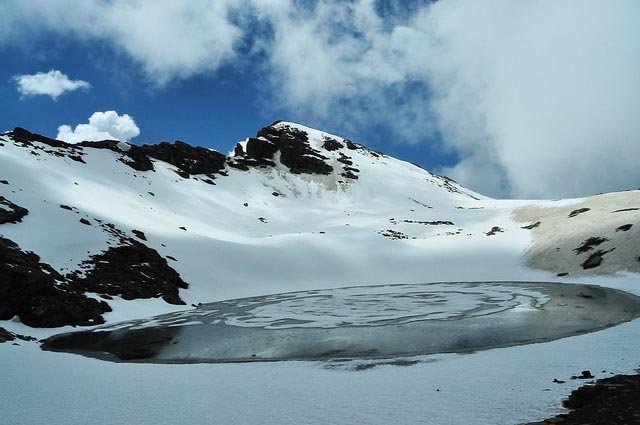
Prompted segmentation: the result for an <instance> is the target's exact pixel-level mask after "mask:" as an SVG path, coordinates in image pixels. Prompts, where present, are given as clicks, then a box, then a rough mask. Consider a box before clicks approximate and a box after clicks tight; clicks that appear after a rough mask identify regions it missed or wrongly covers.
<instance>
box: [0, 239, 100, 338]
mask: <svg viewBox="0 0 640 425" xmlns="http://www.w3.org/2000/svg"><path fill="white" fill-rule="evenodd" d="M107 311H111V308H110V307H109V305H107V304H106V303H105V302H101V301H96V300H94V299H91V298H88V297H86V296H85V295H84V294H82V293H81V292H80V291H79V290H77V289H76V288H74V287H73V286H72V285H69V284H68V283H66V282H65V279H64V278H63V277H62V276H61V275H60V274H59V273H58V272H57V271H55V270H54V269H53V268H52V267H51V266H49V265H48V264H43V263H40V257H39V256H38V255H36V254H34V253H32V252H24V251H22V250H21V249H20V247H19V246H18V245H17V244H16V243H14V242H13V241H11V240H9V239H6V238H3V237H0V320H9V319H11V318H12V317H14V316H18V318H19V319H20V321H21V322H22V323H24V324H25V325H27V326H33V327H45V328H48V327H58V326H64V325H84V326H86V325H95V324H99V323H103V322H104V320H103V319H102V314H103V313H105V312H107Z"/></svg>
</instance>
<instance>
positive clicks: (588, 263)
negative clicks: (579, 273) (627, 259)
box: [582, 248, 615, 270]
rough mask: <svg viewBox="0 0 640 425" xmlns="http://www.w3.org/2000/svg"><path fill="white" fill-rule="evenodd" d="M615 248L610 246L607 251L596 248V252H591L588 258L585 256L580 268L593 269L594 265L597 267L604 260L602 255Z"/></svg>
mask: <svg viewBox="0 0 640 425" xmlns="http://www.w3.org/2000/svg"><path fill="white" fill-rule="evenodd" d="M614 249H615V248H611V249H610V250H608V251H602V250H598V251H596V252H594V253H593V254H591V255H590V256H589V258H587V259H586V260H585V261H584V262H583V263H582V268H583V269H585V270H587V269H593V268H596V267H599V266H600V265H601V264H602V262H603V261H604V255H605V254H607V253H609V252H611V251H613V250H614Z"/></svg>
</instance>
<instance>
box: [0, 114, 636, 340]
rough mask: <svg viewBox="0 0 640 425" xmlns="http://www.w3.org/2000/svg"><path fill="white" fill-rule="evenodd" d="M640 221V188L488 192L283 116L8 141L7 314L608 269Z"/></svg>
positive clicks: (2, 180) (4, 182)
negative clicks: (531, 194) (206, 137)
mask: <svg viewBox="0 0 640 425" xmlns="http://www.w3.org/2000/svg"><path fill="white" fill-rule="evenodd" d="M639 231H640V192H638V191H629V192H623V193H617V194H609V195H602V196H597V197H593V198H585V199H574V200H563V201H512V200H494V199H489V198H487V197H485V196H482V195H480V194H478V193H475V192H473V191H471V190H468V189H466V188H464V187H462V186H460V185H459V184H457V183H456V182H454V181H452V180H450V179H448V178H446V177H441V176H437V175H434V174H432V173H430V172H428V171H426V170H424V169H422V168H420V167H418V166H416V165H413V164H410V163H407V162H404V161H400V160H397V159H395V158H392V157H389V156H386V155H384V154H382V153H379V152H375V151H372V150H370V149H367V148H366V147H364V146H363V145H360V144H357V143H354V142H351V141H349V140H346V139H343V138H341V137H338V136H335V135H332V134H328V133H324V132H322V131H319V130H315V129H312V128H308V127H305V126H302V125H299V124H295V123H289V122H277V123H274V124H272V125H271V126H268V127H265V128H263V129H261V130H260V131H259V132H258V134H257V136H256V137H255V138H248V139H247V140H245V141H243V142H241V143H238V144H237V145H236V146H235V149H233V151H232V152H231V153H230V154H229V155H223V154H221V153H218V152H216V151H213V150H210V149H205V148H200V147H192V146H189V145H188V144H185V143H182V142H175V143H173V144H169V143H161V144H159V145H144V146H135V145H129V144H126V143H122V142H116V141H102V142H83V143H79V144H73V145H72V144H66V143H64V142H61V141H57V140H52V139H49V138H46V137H43V136H40V135H36V134H32V133H30V132H28V131H26V130H24V129H20V128H16V129H15V130H13V131H11V132H8V133H5V134H3V135H2V136H1V137H0V275H1V276H2V277H3V279H2V283H0V320H9V319H11V318H13V317H17V318H19V320H20V321H21V322H22V323H24V324H27V325H30V326H34V327H59V326H64V325H93V324H98V323H102V322H103V321H107V322H114V321H119V320H123V319H131V318H139V317H145V316H150V315H152V314H159V313H166V312H170V311H175V310H179V309H184V308H185V307H184V306H183V305H184V304H198V303H205V302H213V301H219V300H223V299H229V298H237V297H243V296H256V295H266V294H270V293H275V292H284V291H293V290H305V289H318V288H331V287H341V286H352V285H373V284H381V283H416V282H437V281H480V280H484V281H491V280H554V279H562V280H564V281H566V280H571V279H572V278H578V279H580V278H583V277H584V276H586V275H589V276H591V279H590V280H591V281H594V279H595V281H598V279H610V277H603V276H605V275H606V274H609V275H611V274H612V273H618V275H617V276H620V273H622V274H624V273H637V272H640V258H639V256H640V243H639V242H638V241H639V240H640V239H639V238H638V232H639ZM5 323H6V324H7V325H8V326H5V327H7V328H11V324H10V323H8V322H5ZM0 326H4V325H3V322H0Z"/></svg>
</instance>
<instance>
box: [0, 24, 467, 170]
mask: <svg viewBox="0 0 640 425" xmlns="http://www.w3.org/2000/svg"><path fill="white" fill-rule="evenodd" d="M92 44H93V43H91V42H89V43H84V42H83V43H74V42H73V41H72V40H68V39H67V38H66V37H59V36H55V37H54V39H53V40H47V43H46V44H43V45H41V46H39V48H41V49H42V52H41V53H40V54H38V55H33V52H32V51H29V50H27V49H24V48H22V47H14V46H5V47H3V48H0V60H2V62H3V64H4V65H3V66H2V67H1V68H0V81H2V82H3V84H2V85H1V86H0V110H2V111H3V113H2V114H1V115H0V128H1V129H3V131H4V130H9V129H12V128H13V127H15V126H22V127H25V128H27V129H29V130H30V131H33V132H38V133H41V134H45V135H48V136H51V137H55V136H56V133H57V129H58V127H59V126H60V125H61V124H68V125H72V126H75V125H76V124H78V123H83V122H86V121H87V118H88V117H89V116H90V115H91V114H92V113H93V112H95V111H107V110H115V111H116V112H118V113H120V114H124V113H126V114H129V115H131V116H132V117H133V119H134V120H135V122H136V124H137V125H138V127H139V128H140V130H141V133H140V135H139V136H137V137H135V138H133V139H132V141H131V142H132V143H138V144H142V143H158V142H160V141H163V140H169V141H173V140H183V141H187V142H189V143H191V144H194V145H199V146H207V147H212V148H215V149H217V150H219V151H221V152H225V153H226V152H228V151H230V150H231V149H232V148H233V146H234V145H235V143H236V142H237V141H240V140H243V139H244V138H246V137H249V136H253V135H255V133H256V132H257V131H258V130H259V129H260V128H261V127H263V126H265V125H268V124H269V123H271V122H273V121H275V120H277V119H285V120H291V121H296V122H301V123H304V124H306V125H309V126H311V127H317V128H321V129H322V130H325V131H328V132H334V133H335V134H338V135H341V136H344V137H348V138H351V139H353V140H358V141H360V142H361V143H363V144H366V145H368V146H370V147H371V148H373V149H377V150H381V151H383V152H385V153H387V154H389V155H393V156H395V157H398V158H401V159H404V160H407V161H411V162H414V163H416V164H419V165H421V166H423V167H425V168H428V169H436V168H439V167H441V166H443V165H452V164H454V163H455V154H454V153H453V152H451V151H445V150H443V149H440V146H439V144H438V142H439V140H438V135H437V134H434V133H431V134H426V135H425V137H424V138H422V140H418V143H415V142H414V141H413V140H412V141H411V143H408V142H407V140H405V139H403V138H402V137H400V138H399V137H398V136H397V135H395V134H394V133H393V132H392V131H389V130H388V129H387V128H385V126H384V125H382V126H380V125H376V123H375V122H374V123H373V124H374V125H363V126H356V127H352V126H342V125H341V123H333V122H332V120H331V119H330V117H329V119H326V118H324V119H318V118H317V117H314V116H309V115H308V114H305V113H304V112H303V113H298V112H296V111H295V110H287V109H286V108H283V107H282V105H279V104H277V103H276V104H274V105H269V103H268V100H267V98H268V94H265V92H264V91H263V90H261V89H260V84H261V79H262V76H261V75H260V74H259V73H258V72H256V68H255V67H253V66H251V64H236V65H233V64H230V65H225V66H223V67H221V68H220V69H218V70H216V72H215V73H214V74H207V75H196V76H193V77H190V78H188V79H185V80H181V81H174V82H171V83H169V84H168V85H166V86H164V87H156V86H154V85H153V84H152V83H149V82H148V81H146V79H145V78H146V77H145V75H144V74H143V73H142V72H141V71H140V69H138V67H137V65H136V64H135V62H133V61H132V60H131V59H130V58H128V57H126V56H123V55H120V54H118V52H114V51H113V50H112V49H110V48H109V47H103V48H102V49H100V53H99V56H98V57H96V55H97V54H96V52H95V51H96V46H95V45H92ZM49 48H52V49H51V50H49ZM50 70H59V71H61V72H62V73H64V74H65V75H67V76H68V77H69V78H70V79H72V80H83V81H87V82H89V83H90V84H91V89H89V90H86V91H83V90H78V91H73V92H68V93H65V94H63V95H61V96H60V97H58V98H57V99H55V100H54V99H52V98H51V97H50V96H46V95H44V96H42V95H41V96H27V97H25V96H22V95H21V94H20V93H19V92H18V90H17V89H16V82H15V81H13V77H14V76H15V75H24V74H35V73H37V72H48V71H50ZM379 119H380V118H373V117H372V120H376V121H377V120H379ZM345 127H346V128H345Z"/></svg>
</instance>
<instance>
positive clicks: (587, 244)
mask: <svg viewBox="0 0 640 425" xmlns="http://www.w3.org/2000/svg"><path fill="white" fill-rule="evenodd" d="M608 240H609V239H607V238H599V237H595V238H594V237H591V238H589V239H587V240H586V241H584V242H583V243H582V244H581V245H580V246H579V247H577V248H575V249H574V251H575V252H577V253H578V254H582V253H584V252H587V251H591V250H592V249H593V248H594V247H596V246H598V245H600V244H601V243H603V242H606V241H608Z"/></svg>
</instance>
